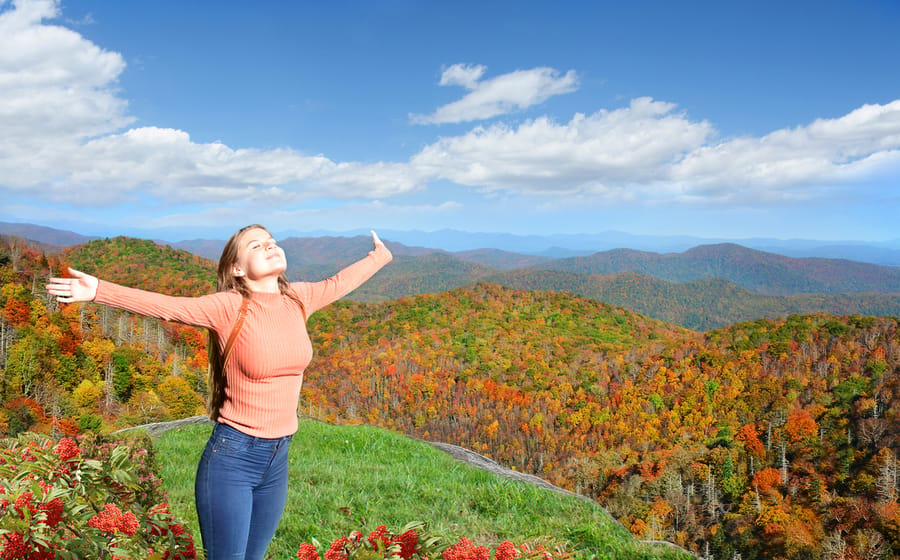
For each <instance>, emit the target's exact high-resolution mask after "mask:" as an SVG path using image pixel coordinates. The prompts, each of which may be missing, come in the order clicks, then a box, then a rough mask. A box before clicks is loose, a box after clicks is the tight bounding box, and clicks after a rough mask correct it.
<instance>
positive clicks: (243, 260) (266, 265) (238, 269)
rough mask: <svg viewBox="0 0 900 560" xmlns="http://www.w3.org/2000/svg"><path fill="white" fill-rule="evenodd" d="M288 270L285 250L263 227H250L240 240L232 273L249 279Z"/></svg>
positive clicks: (277, 274)
mask: <svg viewBox="0 0 900 560" xmlns="http://www.w3.org/2000/svg"><path fill="white" fill-rule="evenodd" d="M285 270H287V259H285V256H284V250H283V249H282V248H281V247H279V246H278V244H277V243H276V242H275V239H273V238H272V235H271V234H270V233H269V232H268V231H266V230H264V229H261V228H253V229H248V230H247V231H245V232H244V233H243V234H242V235H241V238H240V240H238V260H237V263H236V264H235V265H234V268H233V271H232V273H233V274H234V275H235V276H243V277H245V278H246V279H247V280H251V281H254V280H260V279H262V278H266V277H270V276H275V277H277V276H279V275H280V274H281V273H283V272H284V271H285Z"/></svg>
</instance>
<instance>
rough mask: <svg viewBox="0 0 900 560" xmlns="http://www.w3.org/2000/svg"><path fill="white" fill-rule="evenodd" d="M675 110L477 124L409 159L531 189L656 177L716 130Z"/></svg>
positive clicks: (455, 174)
mask: <svg viewBox="0 0 900 560" xmlns="http://www.w3.org/2000/svg"><path fill="white" fill-rule="evenodd" d="M674 108H675V106H674V105H673V104H671V103H665V102H661V101H654V100H653V99H650V98H639V99H635V100H633V101H632V102H631V104H630V105H629V106H628V107H626V108H622V109H617V110H614V111H606V110H601V111H598V112H596V113H594V114H592V115H582V114H577V115H575V116H574V117H573V118H572V119H571V120H570V121H569V122H568V123H562V124H559V123H556V122H554V121H553V120H552V119H550V118H548V117H541V118H538V119H534V120H531V121H528V122H526V123H523V124H521V125H519V126H518V127H515V128H512V127H509V126H507V125H505V124H495V125H492V126H490V127H487V128H476V129H474V130H472V131H470V132H469V133H467V134H465V135H462V136H457V137H450V138H443V139H441V140H439V141H438V142H436V143H434V144H431V145H430V146H427V147H426V148H425V149H423V150H422V151H421V152H420V153H419V154H417V155H416V156H415V157H413V159H412V160H411V162H410V164H411V165H412V166H413V167H414V168H416V169H418V170H420V172H421V173H422V175H431V176H434V177H439V178H443V179H447V180H450V181H453V182H455V183H459V184H463V185H470V186H473V187H483V188H487V189H503V190H509V191H518V192H531V193H537V192H542V193H551V192H560V193H564V192H575V191H581V190H584V189H585V188H594V189H603V188H604V187H603V185H621V186H627V185H629V184H634V183H647V182H654V181H659V180H662V179H663V178H664V176H665V169H666V166H667V165H668V164H669V163H670V162H672V161H673V160H674V159H678V158H681V157H683V156H684V155H685V154H688V153H690V152H691V151H693V150H696V149H698V148H700V147H702V146H703V145H704V143H705V142H706V141H707V139H708V138H710V137H711V136H712V135H713V134H714V130H713V128H712V126H711V125H709V124H708V123H706V122H691V121H689V120H688V119H687V117H685V116H684V115H681V114H677V113H673V110H674Z"/></svg>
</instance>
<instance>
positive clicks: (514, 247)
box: [0, 222, 900, 266]
mask: <svg viewBox="0 0 900 560" xmlns="http://www.w3.org/2000/svg"><path fill="white" fill-rule="evenodd" d="M273 233H274V234H275V236H276V237H277V238H279V239H285V238H288V237H300V238H307V237H355V236H360V235H362V236H368V235H369V231H368V230H364V229H360V230H353V231H345V232H332V231H306V232H301V231H278V232H273ZM0 234H5V235H16V236H19V237H23V238H26V239H31V240H32V241H37V242H41V243H47V244H51V245H56V246H61V247H65V246H70V245H77V244H80V243H84V242H86V241H89V240H91V239H96V236H84V235H80V234H78V233H73V232H71V231H64V230H58V229H53V228H48V227H44V226H37V225H33V224H25V223H8V222H0ZM120 234H121V233H116V234H115V235H120ZM378 234H379V235H380V236H381V237H382V238H383V239H387V240H390V241H393V242H395V243H400V244H402V245H406V246H407V247H421V248H426V249H439V250H443V251H449V252H464V251H478V250H482V249H496V250H500V251H506V252H509V253H519V254H523V255H532V256H540V257H546V258H554V259H559V258H571V257H579V256H589V255H592V254H594V253H599V252H603V251H609V250H613V249H634V250H638V251H650V252H654V253H661V254H665V253H680V252H683V251H687V250H688V249H691V248H693V247H697V246H700V245H713V244H720V243H733V244H738V245H741V246H744V247H747V248H750V249H756V250H759V251H765V252H769V253H776V254H780V255H784V256H788V257H794V258H803V257H821V258H828V259H845V260H851V261H859V262H866V263H872V264H878V265H882V266H900V238H898V239H894V240H891V241H886V242H869V241H853V240H848V241H821V240H814V239H772V238H747V239H726V238H709V237H693V236H686V235H679V236H661V235H634V234H629V233H624V232H620V231H606V232H602V233H589V234H567V235H514V234H508V233H474V232H465V231H457V230H449V229H445V230H438V231H401V230H379V231H378ZM170 235H171V234H170ZM162 243H166V244H169V245H172V246H173V247H176V248H183V249H187V250H192V251H193V252H196V253H198V254H201V255H202V256H205V257H207V258H210V259H214V260H215V259H218V256H219V255H218V253H219V252H221V247H222V246H223V245H224V243H225V240H224V239H221V240H217V239H206V240H177V241H173V240H171V239H170V240H168V241H164V242H162ZM198 249H199V250H198Z"/></svg>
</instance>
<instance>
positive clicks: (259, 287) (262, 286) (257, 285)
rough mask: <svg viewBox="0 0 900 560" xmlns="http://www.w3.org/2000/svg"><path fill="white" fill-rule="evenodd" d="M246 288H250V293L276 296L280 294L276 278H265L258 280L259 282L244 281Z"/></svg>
mask: <svg viewBox="0 0 900 560" xmlns="http://www.w3.org/2000/svg"><path fill="white" fill-rule="evenodd" d="M245 282H246V284H247V287H248V288H250V291H251V292H259V293H264V294H278V293H281V288H280V287H279V286H278V277H277V276H275V277H271V276H270V277H266V278H260V279H259V280H250V279H246V280H245Z"/></svg>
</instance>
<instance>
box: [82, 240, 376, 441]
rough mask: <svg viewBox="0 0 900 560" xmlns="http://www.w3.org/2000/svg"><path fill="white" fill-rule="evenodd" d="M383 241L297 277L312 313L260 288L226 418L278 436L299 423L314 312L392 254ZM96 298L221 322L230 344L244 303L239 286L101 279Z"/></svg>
mask: <svg viewBox="0 0 900 560" xmlns="http://www.w3.org/2000/svg"><path fill="white" fill-rule="evenodd" d="M391 258H392V257H391V252H390V251H389V250H388V249H387V248H386V247H385V246H384V245H381V244H379V245H377V246H376V248H375V249H374V250H372V251H371V252H370V253H369V254H368V256H366V257H365V258H363V259H361V260H359V261H357V262H355V263H353V264H351V265H350V266H348V267H347V268H345V269H343V270H341V271H340V272H338V273H337V274H335V275H334V276H332V277H331V278H328V279H327V280H323V281H321V282H295V283H292V284H291V287H292V288H293V289H294V291H295V292H296V293H297V295H299V296H300V300H301V301H303V304H304V306H305V309H306V317H304V315H303V313H301V311H300V308H299V307H298V306H297V304H296V303H294V302H293V301H291V300H290V299H289V298H287V297H286V296H283V295H281V294H269V293H260V292H256V293H254V294H253V297H252V298H251V299H250V305H249V307H248V313H247V317H246V319H245V320H244V326H243V328H241V332H240V334H239V335H238V338H237V340H236V341H235V345H234V349H233V350H232V353H231V357H230V358H229V360H228V364H227V366H226V370H225V375H226V378H227V385H226V389H225V403H224V404H223V405H222V408H221V410H220V413H219V422H223V423H225V424H229V425H231V426H233V427H234V428H236V429H238V430H240V431H242V432H244V433H246V434H248V435H251V436H256V437H262V438H277V437H283V436H286V435H290V434H293V433H294V432H296V431H297V403H298V400H299V398H300V387H301V385H302V384H303V371H304V370H305V369H306V366H307V365H308V364H309V362H310V360H311V359H312V354H313V350H312V344H311V343H310V340H309V334H308V333H307V332H306V318H308V317H309V316H310V315H312V314H313V313H314V312H316V311H317V310H319V309H321V308H323V307H325V306H326V305H328V304H330V303H332V302H334V301H336V300H338V299H340V298H342V297H343V296H345V295H347V294H348V293H350V292H351V291H353V290H354V289H356V288H357V287H358V286H359V285H360V284H362V283H363V282H365V281H366V280H368V279H369V278H370V277H371V276H372V275H373V274H375V273H376V272H378V270H379V269H380V268H381V267H383V266H384V265H385V264H387V263H388V262H390V261H391ZM94 301H95V302H96V303H100V304H104V305H110V306H112V307H117V308H119V309H125V310H127V311H131V312H133V313H138V314H140V315H146V316H149V317H156V318H158V319H163V320H166V321H176V322H179V323H184V324H187V325H193V326H196V327H205V328H208V329H213V330H214V331H215V332H216V333H217V334H218V338H219V341H220V344H221V345H222V346H223V347H224V345H225V341H226V340H227V338H228V335H229V334H230V333H231V327H232V325H233V324H234V321H235V319H236V318H237V315H238V312H239V310H240V307H241V296H240V294H238V293H237V292H235V291H231V292H219V293H215V294H210V295H206V296H201V297H196V298H189V297H173V296H166V295H162V294H157V293H154V292H147V291H144V290H138V289H134V288H126V287H124V286H119V285H117V284H113V283H110V282H105V281H102V280H101V281H100V285H99V287H98V289H97V296H96V298H94Z"/></svg>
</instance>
